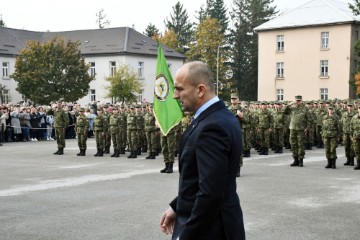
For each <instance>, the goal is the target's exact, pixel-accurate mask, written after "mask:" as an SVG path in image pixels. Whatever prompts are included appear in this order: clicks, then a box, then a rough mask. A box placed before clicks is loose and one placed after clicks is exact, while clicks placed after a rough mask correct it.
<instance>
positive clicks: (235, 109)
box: [228, 93, 244, 177]
mask: <svg viewBox="0 0 360 240" xmlns="http://www.w3.org/2000/svg"><path fill="white" fill-rule="evenodd" d="M230 97H231V100H230V101H231V105H230V107H229V108H228V109H229V111H230V112H232V114H234V116H235V117H236V118H237V119H238V121H239V124H240V128H241V123H240V117H239V115H238V114H240V112H241V107H240V105H239V98H238V96H237V94H236V93H232V94H231V96H230ZM243 143H244V142H243ZM242 147H243V146H242ZM243 149H244V148H243ZM242 166H243V155H241V156H240V159H239V166H238V169H237V174H236V176H237V177H240V171H241V167H242Z"/></svg>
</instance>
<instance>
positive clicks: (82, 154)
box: [80, 148, 86, 156]
mask: <svg viewBox="0 0 360 240" xmlns="http://www.w3.org/2000/svg"><path fill="white" fill-rule="evenodd" d="M85 152H86V148H85V149H83V150H82V152H81V155H80V156H85V155H86V154H85Z"/></svg>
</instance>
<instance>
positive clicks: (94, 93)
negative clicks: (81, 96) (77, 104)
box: [90, 89, 96, 101]
mask: <svg viewBox="0 0 360 240" xmlns="http://www.w3.org/2000/svg"><path fill="white" fill-rule="evenodd" d="M90 101H96V91H95V89H90Z"/></svg>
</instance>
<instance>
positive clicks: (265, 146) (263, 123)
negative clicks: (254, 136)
mask: <svg viewBox="0 0 360 240" xmlns="http://www.w3.org/2000/svg"><path fill="white" fill-rule="evenodd" d="M258 120H259V121H258V125H257V133H258V134H259V136H260V145H261V146H260V150H261V151H260V152H259V155H268V154H269V146H270V133H271V131H272V125H273V119H272V116H271V113H270V112H269V110H268V109H267V104H266V103H265V102H263V103H262V104H261V111H260V112H259V115H258Z"/></svg>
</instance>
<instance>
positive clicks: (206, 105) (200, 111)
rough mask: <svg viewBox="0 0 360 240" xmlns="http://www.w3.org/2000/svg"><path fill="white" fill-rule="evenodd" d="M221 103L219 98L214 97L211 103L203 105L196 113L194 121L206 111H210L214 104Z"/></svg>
mask: <svg viewBox="0 0 360 240" xmlns="http://www.w3.org/2000/svg"><path fill="white" fill-rule="evenodd" d="M218 101H220V99H219V97H218V96H215V97H213V98H212V99H210V100H209V101H207V102H206V103H205V104H203V105H202V106H201V107H200V108H199V109H198V110H197V111H196V112H195V115H194V119H196V118H197V117H198V116H199V115H200V114H201V113H202V112H203V111H205V110H206V109H208V108H209V107H210V106H211V105H213V104H214V103H216V102H218Z"/></svg>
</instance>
